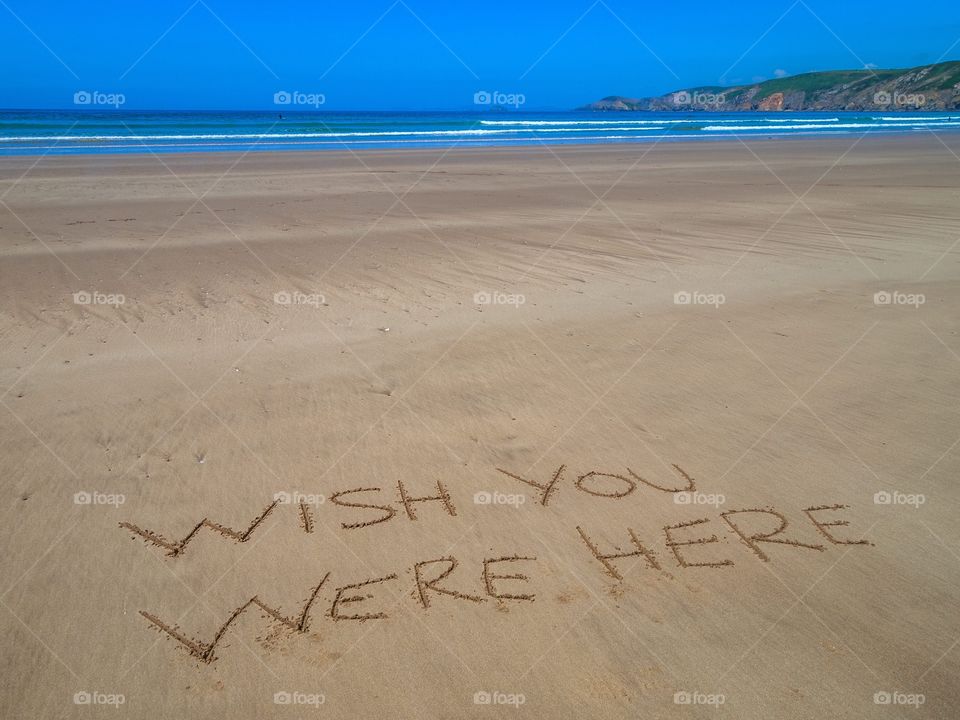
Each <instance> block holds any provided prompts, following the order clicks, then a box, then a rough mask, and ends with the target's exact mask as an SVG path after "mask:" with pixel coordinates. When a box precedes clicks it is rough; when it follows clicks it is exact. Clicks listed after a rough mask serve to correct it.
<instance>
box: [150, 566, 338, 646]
mask: <svg viewBox="0 0 960 720" xmlns="http://www.w3.org/2000/svg"><path fill="white" fill-rule="evenodd" d="M329 577H330V573H329V572H328V573H327V574H326V575H324V576H323V580H321V581H320V584H319V585H317V586H316V587H315V588H313V590H312V591H311V592H310V597H309V598H307V601H306V602H305V603H304V605H303V610H301V612H300V615H299V616H297V617H296V618H288V617H285V616H284V615H281V614H280V611H279V610H277V609H276V608H272V607H270V606H269V605H267V604H266V603H264V602H263V601H262V600H261V599H260V598H259V597H257V596H256V595H254V596H253V597H252V598H250V599H249V600H247V601H246V602H245V603H244V604H243V605H241V606H240V607H238V608H237V609H236V610H234V611H233V612H232V613H231V614H230V617H228V618H227V621H226V622H225V623H223V625H221V626H220V628H219V629H218V630H217V632H216V634H215V635H214V636H213V640H211V641H210V642H209V643H204V642H201V641H199V640H195V639H191V638H188V637H187V636H186V635H184V634H183V633H182V632H180V630H179V628H178V627H177V626H176V625H168V624H167V623H165V622H164V621H163V620H161V619H160V618H158V617H157V616H156V615H151V614H150V613H148V612H147V611H146V610H141V611H140V614H141V615H143V616H144V617H145V618H146V619H147V620H149V621H150V622H151V623H152V624H153V625H156V626H157V627H158V628H159V629H160V630H162V631H163V632H165V633H167V635H169V636H170V637H172V638H174V639H175V640H176V641H177V642H179V643H180V644H181V645H183V646H184V647H186V648H187V650H189V651H190V654H191V655H193V656H194V657H196V658H199V659H200V660H202V661H203V662H205V663H211V662H213V661H214V660H216V659H217V658H216V656H215V655H214V651H215V650H216V649H217V644H218V643H219V642H220V640H222V639H223V636H224V635H225V634H226V632H227V630H229V629H230V626H231V625H232V624H233V621H234V620H236V619H237V618H238V617H240V616H241V615H242V614H243V611H244V610H246V609H247V608H248V607H250V606H251V605H256V606H257V607H258V608H260V609H261V610H263V611H264V612H265V613H267V615H269V616H270V617H272V618H273V619H274V620H279V621H280V622H281V623H283V624H284V625H285V626H286V627H288V628H290V629H291V630H295V631H297V632H299V633H303V632H306V631H307V624H308V622H309V613H310V606H311V605H313V602H314V600H316V599H317V594H318V593H319V592H320V588H322V587H323V584H324V583H325V582H326V581H327V578H329Z"/></svg>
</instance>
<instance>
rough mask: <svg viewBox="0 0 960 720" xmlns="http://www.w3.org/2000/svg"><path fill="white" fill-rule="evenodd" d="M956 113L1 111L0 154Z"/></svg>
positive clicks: (623, 137) (945, 117) (863, 127)
mask: <svg viewBox="0 0 960 720" xmlns="http://www.w3.org/2000/svg"><path fill="white" fill-rule="evenodd" d="M958 129H960V113H957V112H956V111H954V112H953V114H951V113H949V112H946V113H900V112H890V111H886V112H884V111H877V112H849V113H848V112H842V113H776V112H770V113H762V112H750V113H706V112H656V113H641V112H624V113H619V112H613V113H611V112H608V113H601V112H549V113H547V112H540V113H534V112H329V111H323V112H284V113H279V112H277V111H271V112H175V111H169V112H141V111H130V110H124V109H118V110H111V111H105V110H101V111H68V110H63V111H54V110H44V111H35V110H33V111H27V110H3V111H0V155H37V154H83V153H144V152H155V153H163V152H211V151H256V150H344V149H367V148H381V149H382V148H416V147H450V146H463V147H476V146H486V147H491V146H494V147H495V146H509V145H537V144H540V143H545V144H547V143H548V144H551V145H556V144H579V143H586V144H592V143H621V142H653V141H672V140H694V139H703V140H717V139H724V138H726V139H732V138H736V137H741V138H756V137H792V136H810V135H825V136H826V135H858V134H863V133H901V134H903V133H918V132H930V131H934V132H938V131H944V132H946V131H951V130H952V131H956V130H958Z"/></svg>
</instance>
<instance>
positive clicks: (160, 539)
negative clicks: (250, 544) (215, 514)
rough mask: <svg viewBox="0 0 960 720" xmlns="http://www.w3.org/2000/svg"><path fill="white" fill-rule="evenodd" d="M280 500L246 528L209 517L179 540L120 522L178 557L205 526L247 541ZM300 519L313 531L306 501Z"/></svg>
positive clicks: (301, 507)
mask: <svg viewBox="0 0 960 720" xmlns="http://www.w3.org/2000/svg"><path fill="white" fill-rule="evenodd" d="M279 502H280V501H279V500H274V501H273V502H272V503H270V505H268V506H267V508H266V509H265V510H264V511H263V512H262V513H260V515H258V516H257V517H256V518H255V519H254V521H253V522H252V523H250V525H249V526H248V527H247V528H246V529H245V530H234V529H233V528H229V527H227V526H226V525H221V524H220V523H216V522H214V521H213V520H210V519H209V518H204V519H203V520H201V521H200V522H198V523H197V524H196V525H194V527H193V530H191V531H190V532H188V533H187V534H186V535H185V536H184V537H183V538H182V539H180V540H177V541H172V540H168V539H167V538H165V537H164V536H163V535H160V534H159V533H155V532H153V531H152V530H144V529H143V528H141V527H138V526H136V525H134V524H133V523H129V522H122V523H120V527H122V528H124V529H126V530H129V531H131V532H133V533H136V534H137V535H139V536H140V537H142V538H143V539H144V540H146V541H147V542H149V543H152V544H154V545H157V546H159V547H162V548H163V549H165V550H166V551H167V554H168V555H171V556H173V557H178V556H179V555H181V554H182V553H183V551H184V550H185V549H186V547H187V545H188V544H189V543H190V541H191V540H193V538H194V537H196V535H197V533H198V532H200V529H201V528H204V527H207V528H210V529H211V530H215V531H217V532H218V533H220V534H221V535H223V536H224V537H228V538H230V539H231V540H235V541H237V542H246V541H247V540H249V539H250V536H251V535H253V533H254V532H255V531H256V529H257V528H258V527H260V524H261V523H262V522H263V521H264V520H266V518H267V515H269V514H270V513H271V512H273V509H274V508H275V507H276V506H277V505H278V504H279ZM300 520H301V522H300V526H301V527H302V528H303V529H304V532H308V533H310V532H313V518H312V516H311V515H310V508H309V506H307V505H305V504H304V503H301V504H300Z"/></svg>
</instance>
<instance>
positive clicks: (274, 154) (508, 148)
mask: <svg viewBox="0 0 960 720" xmlns="http://www.w3.org/2000/svg"><path fill="white" fill-rule="evenodd" d="M940 135H943V136H944V137H945V138H946V139H949V138H954V139H960V131H949V132H945V133H935V132H933V131H928V132H925V133H924V132H906V131H903V132H899V133H893V132H891V133H887V132H869V133H864V134H857V133H842V134H840V133H837V134H830V135H828V134H823V133H814V134H810V135H800V134H795V135H774V136H766V135H746V136H724V137H718V138H699V139H681V138H677V139H675V140H673V141H670V142H666V141H665V139H660V140H655V139H654V140H650V141H649V142H647V141H635V142H610V143H573V142H571V143H549V142H542V143H524V144H510V145H482V146H480V145H475V146H470V145H448V146H437V147H415V148H409V147H390V148H386V147H385V148H340V149H328V150H303V149H289V150H285V149H262V150H258V149H253V150H246V151H243V150H212V151H170V152H148V151H144V152H116V153H114V152H90V153H62V154H56V153H42V152H41V153H35V154H11V155H5V154H2V153H0V172H2V170H3V166H4V165H15V164H17V161H18V160H24V161H33V162H37V160H38V159H42V160H44V161H47V160H49V161H56V162H59V163H69V162H70V161H71V160H74V161H79V162H87V161H90V160H92V159H95V158H102V159H103V160H104V161H105V162H107V161H122V160H128V161H130V162H131V163H137V162H141V161H143V160H152V161H154V162H156V161H157V159H158V158H160V159H163V160H178V159H180V160H188V159H189V160H200V159H204V158H206V159H223V160H227V161H236V160H238V159H241V158H244V159H245V158H261V159H264V160H281V159H283V158H291V159H294V160H296V159H303V158H330V159H332V160H342V159H344V158H351V157H352V158H355V157H356V156H360V157H376V156H383V157H401V158H411V159H416V158H417V157H419V156H423V157H434V156H438V155H439V156H446V157H449V156H453V155H458V154H463V155H477V156H487V157H491V158H500V157H502V156H504V155H507V156H511V155H522V154H538V153H539V154H545V155H551V154H553V153H554V152H558V151H562V152H564V153H589V152H596V153H599V154H603V153H623V152H632V153H634V154H641V155H643V154H647V153H649V152H651V151H652V149H653V148H658V149H665V148H676V149H677V150H678V151H686V150H689V149H693V148H698V147H700V148H715V149H716V148H723V147H726V148H730V147H734V148H742V147H743V145H763V146H776V145H781V144H783V145H785V146H794V145H804V144H806V145H808V146H810V147H811V148H822V147H826V146H830V145H847V146H849V145H851V144H854V143H852V142H851V141H854V140H855V141H856V144H862V143H868V142H869V143H886V144H889V145H890V146H891V147H894V146H898V145H905V144H908V143H911V142H918V143H923V142H925V141H927V140H929V138H930V137H931V136H934V137H940ZM669 137H670V136H665V138H669Z"/></svg>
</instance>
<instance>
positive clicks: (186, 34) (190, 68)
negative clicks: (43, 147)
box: [0, 0, 960, 110]
mask: <svg viewBox="0 0 960 720" xmlns="http://www.w3.org/2000/svg"><path fill="white" fill-rule="evenodd" d="M818 18H819V19H818ZM778 20H779V22H778ZM771 27H772V29H771ZM958 39H960V3H958V2H957V1H956V0H949V1H948V0H924V1H923V2H915V3H904V2H903V1H902V0H897V1H896V2H893V1H892V0H872V1H871V2H866V1H864V0H829V2H828V1H826V0H802V1H800V0H798V1H797V2H796V3H794V2H793V0H740V1H737V0H733V1H732V2H719V1H718V0H709V1H707V2H699V1H698V0H684V1H682V2H672V1H668V2H662V1H657V2H636V1H633V2H628V1H627V0H598V1H597V2H596V3H594V2H593V0H578V1H576V2H575V1H573V0H552V1H550V2H541V1H540V0H535V1H533V2H525V1H524V0H486V1H485V2H468V1H466V0H443V1H440V0H398V2H396V3H394V1H393V0H379V1H374V0H353V1H351V2H327V1H326V0H311V1H301V0H274V1H273V2H271V1H269V0H260V1H257V2H253V1H252V0H197V1H196V2H195V1H194V0H158V1H157V2H149V1H148V0H143V1H142V2H131V1H130V0H89V1H87V2H77V1H76V0H70V1H67V0H47V1H44V0H0V55H2V63H3V67H4V72H3V73H2V74H0V106H2V107H6V108H56V107H72V100H73V94H74V93H75V92H77V91H78V90H88V91H94V90H98V91H100V92H105V93H123V94H124V95H125V96H126V108H127V109H167V108H170V109H174V108H192V109H220V108H224V109H261V108H263V109H266V108H274V105H273V104H272V100H273V93H275V92H277V91H278V90H288V91H293V90H299V91H301V92H304V93H322V94H323V95H324V96H325V99H326V104H325V105H324V108H325V109H328V110H348V109H461V108H467V107H471V106H472V98H473V94H474V93H475V92H476V91H478V90H491V91H492V90H499V91H501V92H505V93H523V94H524V95H525V96H526V109H541V108H542V109H567V108H572V107H574V106H577V105H580V104H583V103H586V102H589V101H593V100H596V99H598V98H600V97H603V96H605V95H613V94H621V95H631V96H640V95H654V94H661V93H664V92H668V91H671V90H675V89H677V88H680V87H685V86H691V85H705V84H718V83H721V82H722V81H724V80H725V81H726V82H727V83H728V84H733V83H737V82H747V81H751V80H754V79H759V78H770V77H773V76H775V74H780V73H783V72H786V73H788V74H791V75H792V74H796V73H800V72H806V71H810V70H825V69H839V68H859V67H863V66H864V65H865V64H872V65H876V66H878V67H908V66H912V65H919V64H923V63H929V62H934V61H937V60H939V59H941V58H942V59H958V58H960V43H957V41H958ZM955 43H956V44H955Z"/></svg>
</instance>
